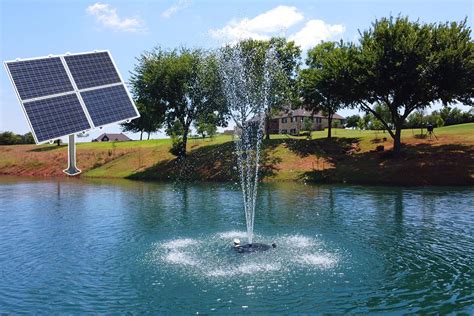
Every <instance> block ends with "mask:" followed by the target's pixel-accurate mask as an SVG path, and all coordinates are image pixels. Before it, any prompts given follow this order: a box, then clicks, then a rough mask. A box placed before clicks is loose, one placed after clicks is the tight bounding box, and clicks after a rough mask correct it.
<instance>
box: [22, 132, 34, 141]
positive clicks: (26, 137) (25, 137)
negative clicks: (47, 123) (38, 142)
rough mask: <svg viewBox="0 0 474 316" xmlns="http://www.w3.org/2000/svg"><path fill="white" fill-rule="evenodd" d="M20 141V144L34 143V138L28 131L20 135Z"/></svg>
mask: <svg viewBox="0 0 474 316" xmlns="http://www.w3.org/2000/svg"><path fill="white" fill-rule="evenodd" d="M21 143H22V144H34V143H35V139H34V138H33V134H31V132H28V133H26V134H24V135H21Z"/></svg>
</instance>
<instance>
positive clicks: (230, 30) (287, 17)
mask: <svg viewBox="0 0 474 316" xmlns="http://www.w3.org/2000/svg"><path fill="white" fill-rule="evenodd" d="M303 19H304V16H303V14H302V13H301V12H299V11H298V9H296V8H295V7H289V6H283V5H281V6H278V7H276V8H273V9H271V10H269V11H267V12H264V13H262V14H260V15H257V16H256V17H254V18H251V19H249V18H244V19H242V20H238V21H237V20H233V21H230V22H229V23H227V25H226V26H224V27H223V28H221V29H215V30H210V34H211V36H212V37H214V38H217V39H221V40H225V41H229V42H233V41H237V40H240V39H245V38H253V39H267V38H269V37H270V36H271V35H274V34H275V33H277V32H281V31H284V30H286V29H288V28H289V27H292V26H294V25H295V24H297V23H298V22H300V21H302V20H303Z"/></svg>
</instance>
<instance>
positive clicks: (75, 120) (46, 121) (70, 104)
mask: <svg viewBox="0 0 474 316" xmlns="http://www.w3.org/2000/svg"><path fill="white" fill-rule="evenodd" d="M24 106H25V110H26V114H27V115H28V118H29V119H30V122H31V126H32V127H33V130H34V132H35V135H36V138H37V140H38V142H43V141H47V140H51V139H55V138H59V137H61V136H66V135H70V134H73V133H77V132H80V131H83V130H87V129H90V128H91V126H90V124H89V122H88V121H87V117H86V115H85V113H84V111H83V110H82V107H81V104H80V103H79V99H78V98H77V95H76V94H75V93H73V94H66V95H63V96H60V97H54V98H48V99H42V100H37V101H30V102H25V103H24Z"/></svg>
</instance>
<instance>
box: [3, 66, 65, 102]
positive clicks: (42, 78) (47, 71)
mask: <svg viewBox="0 0 474 316" xmlns="http://www.w3.org/2000/svg"><path fill="white" fill-rule="evenodd" d="M7 67H8V70H9V71H10V74H11V76H12V79H13V82H14V84H15V86H16V88H17V90H18V93H19V94H20V98H21V99H22V100H27V99H31V98H36V97H43V96H47V95H51V94H57V93H62V92H68V91H73V90H74V89H73V87H72V84H71V81H70V80H69V77H68V76H67V73H66V70H65V69H64V66H63V64H62V62H61V59H60V58H59V57H50V58H42V59H35V60H25V61H14V62H8V63H7Z"/></svg>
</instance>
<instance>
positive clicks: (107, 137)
mask: <svg viewBox="0 0 474 316" xmlns="http://www.w3.org/2000/svg"><path fill="white" fill-rule="evenodd" d="M92 141H93V142H128V141H131V139H130V138H128V137H127V135H124V134H123V133H120V134H110V133H104V134H102V135H100V136H99V137H97V138H95V139H93V140H92Z"/></svg>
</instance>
